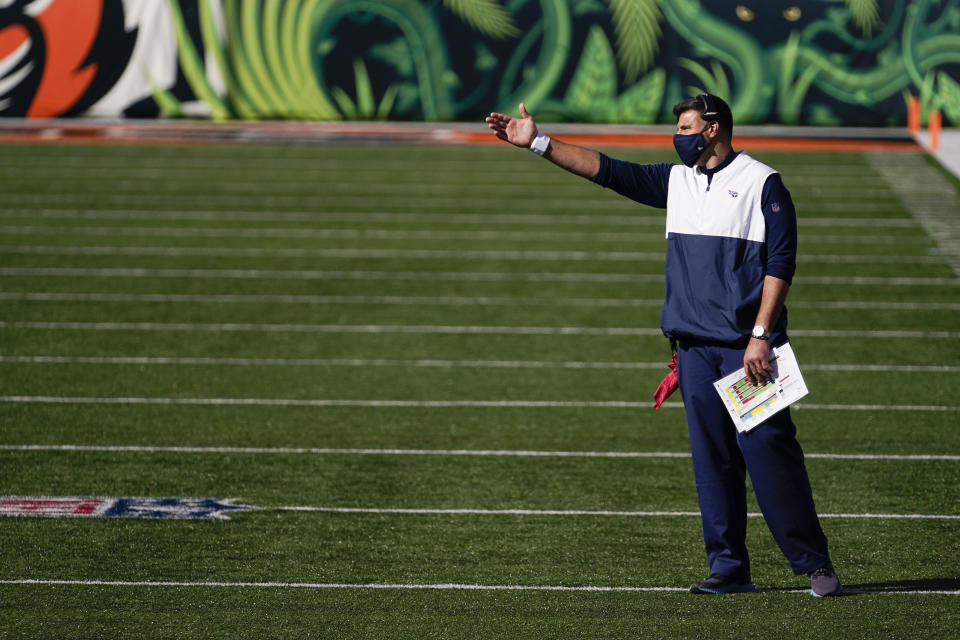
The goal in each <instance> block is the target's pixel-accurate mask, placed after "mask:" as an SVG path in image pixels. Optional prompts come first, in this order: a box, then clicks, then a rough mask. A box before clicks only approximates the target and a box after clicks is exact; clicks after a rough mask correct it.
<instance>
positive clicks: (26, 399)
mask: <svg viewBox="0 0 960 640" xmlns="http://www.w3.org/2000/svg"><path fill="white" fill-rule="evenodd" d="M0 402H8V403H18V404H27V403H36V404H107V405H193V406H197V405H200V406H266V407H379V408H426V409H433V408H446V409H451V408H464V407H467V408H529V409H556V408H560V409H564V408H590V409H651V408H652V406H651V405H652V402H650V401H643V402H638V401H632V400H369V399H367V400H364V399H334V398H165V397H114V396H18V395H9V396H0ZM794 407H796V408H797V409H803V410H826V411H906V412H914V413H917V412H935V413H952V412H956V411H960V406H951V405H906V404H817V403H805V402H804V403H797V404H796V405H794ZM661 408H665V409H682V408H683V403H680V402H664V403H663V404H662V405H661Z"/></svg>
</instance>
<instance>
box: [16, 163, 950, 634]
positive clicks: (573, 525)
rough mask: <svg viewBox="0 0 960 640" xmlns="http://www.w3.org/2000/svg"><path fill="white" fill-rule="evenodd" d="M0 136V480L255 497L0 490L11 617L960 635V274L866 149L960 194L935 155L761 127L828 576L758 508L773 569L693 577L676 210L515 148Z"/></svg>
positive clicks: (764, 554)
mask: <svg viewBox="0 0 960 640" xmlns="http://www.w3.org/2000/svg"><path fill="white" fill-rule="evenodd" d="M0 148H2V155H0V193H2V199H0V277H2V285H0V305H2V309H3V312H2V314H0V372H2V374H0V386H2V389H0V396H2V397H0V425H2V427H0V496H2V497H6V498H10V497H19V498H25V497H50V498H55V497H60V498H69V497H101V498H196V499H202V498H211V499H232V500H233V502H227V503H226V504H232V505H244V506H252V507H257V508H256V509H248V510H236V511H233V512H229V513H226V514H225V515H226V516H228V517H229V519H210V518H208V519H170V518H166V519H164V518H140V519H133V518H93V517H0V637H2V638H4V639H7V638H31V639H34V638H128V637H129V638H231V639H235V638H284V639H286V638H338V639H339V638H382V639H406V638H417V639H421V638H443V639H453V638H504V639H506V638H510V639H514V638H517V639H519V638H524V639H539V638H611V639H612V638H728V637H729V638H734V637H736V638H823V637H836V636H840V637H844V638H846V639H848V640H849V639H853V638H871V639H873V638H878V637H890V638H951V637H957V636H958V634H960V508H958V504H960V429H958V428H957V427H958V425H960V323H958V321H957V317H958V316H957V312H958V311H960V278H958V274H957V273H956V272H955V271H954V270H953V269H952V268H951V266H950V263H949V260H948V258H949V257H950V256H945V255H944V254H943V252H942V251H940V250H939V248H938V246H937V242H936V238H935V237H933V236H932V235H931V234H930V233H928V230H927V228H926V227H925V226H924V225H923V224H921V221H920V218H919V217H917V216H915V215H913V214H914V213H916V212H915V211H914V212H913V213H912V211H911V209H910V208H908V207H907V206H906V205H905V204H904V203H903V202H902V201H901V198H900V197H899V196H898V193H900V192H898V191H897V189H898V188H902V185H901V187H898V184H899V183H896V182H895V181H894V180H892V179H890V175H891V173H890V172H889V171H884V166H889V163H891V162H896V163H899V164H898V167H897V175H898V176H899V177H900V178H902V179H903V180H904V181H906V182H908V183H909V184H912V185H917V184H923V185H927V184H929V191H930V194H931V196H930V197H931V198H936V200H937V203H938V204H939V205H940V206H941V207H942V209H943V210H944V211H953V212H954V213H956V212H957V211H960V195H958V193H957V191H956V186H955V184H956V183H955V182H952V181H950V180H949V179H947V178H946V177H944V176H943V175H942V174H941V173H940V170H939V169H938V168H936V167H934V166H932V165H931V164H930V163H928V162H927V161H926V160H925V159H924V158H923V157H921V156H919V155H910V154H897V155H895V156H893V157H889V156H877V155H871V154H852V153H850V154H843V153H830V154H826V153H823V154H818V153H800V154H798V153H757V154H754V155H755V156H756V157H758V158H759V159H761V160H763V161H765V162H768V163H770V164H771V165H773V166H774V167H776V168H777V169H779V170H780V171H781V172H782V173H783V175H784V178H785V182H786V184H787V186H788V188H790V189H791V192H792V194H793V197H794V200H795V202H796V205H797V209H798V212H799V225H800V233H801V238H800V256H799V261H798V262H799V267H798V272H797V276H796V278H795V280H794V286H793V289H792V291H791V294H790V298H789V300H788V308H789V312H790V326H791V334H792V342H793V346H794V349H795V351H796V353H797V356H798V358H799V360H800V363H801V366H802V367H803V368H804V372H805V376H806V379H807V383H808V386H809V387H810V390H811V394H810V396H809V397H808V398H806V399H804V401H802V402H801V405H800V407H799V408H797V409H796V410H795V411H794V419H795V421H796V422H797V424H798V428H799V434H800V441H801V444H802V445H803V446H804V449H805V451H806V452H807V455H808V460H807V466H808V469H809V471H810V475H811V481H812V484H813V491H814V496H815V499H816V501H817V505H818V509H819V511H820V513H821V517H822V520H823V526H824V529H825V531H826V533H827V535H828V537H829V539H830V543H831V551H832V555H833V558H834V562H835V564H836V566H837V569H838V572H839V574H840V577H841V578H842V580H843V581H844V583H845V585H846V587H847V592H848V595H846V596H845V597H840V598H833V599H815V598H812V597H810V596H809V595H807V594H806V589H807V588H808V586H809V581H808V580H807V578H805V577H804V576H800V577H796V576H793V575H792V573H791V571H790V569H789V566H788V565H787V563H786V561H785V560H784V559H783V557H782V556H781V554H780V552H779V550H778V549H777V548H776V546H775V544H774V543H773V541H772V538H771V536H770V534H769V532H768V531H767V530H766V527H765V525H764V523H763V520H762V518H759V517H752V518H751V520H750V532H749V543H750V547H751V551H752V561H753V573H754V580H755V582H756V584H757V586H758V587H759V588H761V589H762V591H761V592H760V593H756V594H742V595H736V596H717V597H704V596H693V595H691V594H689V593H686V592H685V591H684V589H685V588H686V586H687V585H688V584H689V583H691V582H693V581H694V580H697V579H700V578H702V577H704V576H705V575H706V573H707V567H706V562H705V558H704V553H703V549H702V541H701V539H700V522H699V517H698V515H697V514H696V512H697V502H696V493H695V488H694V485H693V477H692V469H691V464H690V460H689V458H688V457H687V455H686V452H687V442H686V427H685V422H684V418H683V409H682V406H681V405H680V403H679V397H678V396H675V397H674V398H671V400H670V402H668V404H667V405H666V406H665V408H663V409H661V410H659V411H653V409H652V401H651V400H650V397H651V394H652V392H653V390H654V388H655V387H656V386H657V384H658V382H659V381H660V379H661V378H662V377H663V375H664V374H665V373H666V372H667V369H666V362H667V361H668V360H669V358H670V354H669V346H668V344H667V341H666V340H665V339H664V338H663V337H662V336H660V335H659V330H658V317H659V305H660V299H661V297H662V288H663V283H662V269H663V248H664V238H663V216H662V212H660V211H657V210H654V209H650V208H647V207H644V206H641V205H637V204H634V203H631V202H629V201H627V200H624V199H622V198H620V197H619V196H617V195H616V194H614V193H611V192H609V191H604V190H602V189H600V188H599V187H596V186H595V185H592V184H590V183H588V182H586V181H583V180H581V179H578V178H576V177H574V176H571V175H569V174H565V173H563V172H562V171H560V170H558V169H556V168H555V167H552V166H551V165H549V164H548V163H547V162H545V161H544V160H542V159H539V158H537V157H535V156H534V155H533V154H530V153H525V152H522V151H519V150H515V149H511V148H509V147H507V146H505V145H504V146H502V147H482V148H464V147H443V148H435V147H413V146H411V147H405V146H389V145H388V146H379V145H377V146H364V145H352V146H333V145H329V146H302V147H257V146H220V147H218V146H210V147H203V146H191V147H174V146H167V147H159V148H149V147H135V146H116V147H113V146H83V145H64V146H58V145H53V144H44V145H24V146H13V145H6V146H3V147H0ZM612 155H616V156H617V157H621V158H625V159H632V160H637V161H643V162H671V161H673V153H672V152H666V151H665V152H654V151H647V152H637V151H623V150H620V151H617V152H612ZM885 163H886V164H885ZM884 175H886V176H887V177H886V178H885V177H883V176H884ZM908 204H911V203H909V202H908ZM958 220H960V218H958ZM954 224H958V223H957V221H956V220H955V221H954ZM954 258H955V256H954ZM750 509H751V511H752V512H756V511H757V508H756V505H755V503H753V502H751V507H750Z"/></svg>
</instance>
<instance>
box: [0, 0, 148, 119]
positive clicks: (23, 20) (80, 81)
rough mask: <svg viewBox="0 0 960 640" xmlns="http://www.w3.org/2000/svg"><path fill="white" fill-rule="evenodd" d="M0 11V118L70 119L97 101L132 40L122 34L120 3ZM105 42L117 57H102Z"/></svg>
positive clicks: (33, 0)
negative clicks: (116, 47) (118, 47)
mask: <svg viewBox="0 0 960 640" xmlns="http://www.w3.org/2000/svg"><path fill="white" fill-rule="evenodd" d="M3 5H4V3H0V115H3V116H28V117H36V118H44V117H56V116H63V115H73V114H75V113H77V112H79V111H82V110H83V109H85V108H86V107H88V106H89V105H91V104H93V102H95V101H96V100H97V99H99V98H100V97H102V96H103V95H104V94H105V93H106V91H107V90H108V89H109V87H110V86H112V84H113V82H115V81H116V79H117V78H118V77H119V76H120V74H121V73H122V71H123V68H124V67H125V65H126V62H127V60H129V57H130V53H131V52H132V49H133V47H132V44H133V40H135V34H128V33H127V32H125V31H124V29H123V2H122V0H13V2H8V3H6V6H3ZM107 41H109V42H110V44H111V45H112V46H114V47H115V46H116V45H117V44H121V45H122V46H121V49H120V51H119V52H117V51H116V50H115V49H113V50H111V52H110V55H109V56H107V55H104V53H105V52H106V49H107V47H106V46H104V45H105V44H106V42H107ZM101 50H102V51H103V53H101ZM118 54H119V55H118ZM111 58H112V59H111ZM105 63H106V64H105Z"/></svg>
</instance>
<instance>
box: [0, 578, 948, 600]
mask: <svg viewBox="0 0 960 640" xmlns="http://www.w3.org/2000/svg"><path fill="white" fill-rule="evenodd" d="M0 585H21V586H74V587H124V588H137V587H148V588H160V587H168V588H218V589H356V590H399V591H409V590H417V591H419V590H430V591H561V592H588V593H597V592H599V593H611V592H626V593H644V592H677V593H685V592H688V591H689V588H688V587H662V586H656V587H634V586H606V585H581V586H567V585H521V584H513V585H507V584H462V583H449V582H447V583H433V584H430V583H375V582H371V583H349V582H215V581H210V580H204V581H175V580H54V579H36V578H22V579H16V580H9V579H7V580H0ZM757 591H758V592H761V593H793V594H801V595H809V591H810V590H809V588H808V587H796V588H784V589H780V588H771V589H758V590H757ZM844 593H847V594H871V595H872V594H876V595H960V591H951V590H945V589H895V588H887V589H863V590H861V589H851V588H847V589H845V590H844ZM745 597H749V596H745Z"/></svg>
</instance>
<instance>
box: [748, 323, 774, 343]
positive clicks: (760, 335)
mask: <svg viewBox="0 0 960 640" xmlns="http://www.w3.org/2000/svg"><path fill="white" fill-rule="evenodd" d="M750 335H751V336H752V337H754V338H756V339H757V340H769V339H770V332H769V331H767V328H766V327H765V326H763V325H762V324H758V325H757V326H755V327H754V328H753V333H751V334H750Z"/></svg>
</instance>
